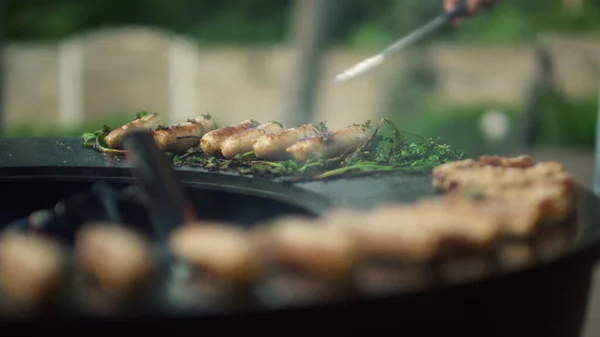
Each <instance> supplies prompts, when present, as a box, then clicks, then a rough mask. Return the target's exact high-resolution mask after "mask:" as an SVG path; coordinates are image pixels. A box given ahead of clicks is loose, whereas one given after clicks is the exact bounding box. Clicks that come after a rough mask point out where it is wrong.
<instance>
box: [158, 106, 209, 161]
mask: <svg viewBox="0 0 600 337" xmlns="http://www.w3.org/2000/svg"><path fill="white" fill-rule="evenodd" d="M216 128H217V124H216V123H215V121H214V120H213V119H212V118H211V116H210V115H209V114H203V115H200V116H198V117H196V118H194V119H193V120H190V121H188V122H184V123H178V124H174V125H171V126H169V127H166V128H159V129H158V130H154V131H153V133H154V141H155V142H156V145H158V148H159V149H161V150H162V151H164V152H171V153H181V152H185V151H186V150H188V149H189V148H192V147H195V146H198V144H199V143H200V138H201V137H202V136H204V135H205V134H206V133H207V132H210V131H213V130H215V129H216ZM178 137H192V138H183V139H178Z"/></svg>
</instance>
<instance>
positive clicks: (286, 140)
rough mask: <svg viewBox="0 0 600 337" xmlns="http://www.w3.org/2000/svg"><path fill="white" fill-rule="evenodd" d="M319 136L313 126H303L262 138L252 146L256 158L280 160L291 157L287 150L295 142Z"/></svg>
mask: <svg viewBox="0 0 600 337" xmlns="http://www.w3.org/2000/svg"><path fill="white" fill-rule="evenodd" d="M317 134H319V130H318V129H317V128H316V127H315V126H314V125H312V124H303V125H299V126H297V127H295V128H291V129H287V130H283V131H280V132H278V133H273V134H269V135H264V136H261V137H260V138H258V139H257V140H256V142H255V143H254V145H253V146H252V147H253V149H254V154H255V155H256V157H258V158H261V159H267V160H280V159H286V158H288V157H289V154H288V153H287V152H286V149H287V148H288V147H290V146H291V145H292V144H294V143H295V142H297V141H299V140H301V139H304V138H307V137H312V136H315V135H317Z"/></svg>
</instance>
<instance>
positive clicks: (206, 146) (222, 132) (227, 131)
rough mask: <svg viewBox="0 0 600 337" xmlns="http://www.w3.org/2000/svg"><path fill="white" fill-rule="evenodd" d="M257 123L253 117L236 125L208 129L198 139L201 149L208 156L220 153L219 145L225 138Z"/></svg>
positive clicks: (255, 125)
mask: <svg viewBox="0 0 600 337" xmlns="http://www.w3.org/2000/svg"><path fill="white" fill-rule="evenodd" d="M258 125H260V123H259V122H257V121H256V120H254V119H249V120H246V121H243V122H241V123H239V124H236V125H230V126H226V127H223V128H220V129H217V130H213V131H210V132H208V133H206V134H205V135H204V136H203V137H202V139H201V140H200V146H202V151H204V153H205V154H206V155H208V156H217V155H219V154H220V153H221V145H222V144H223V142H224V141H225V139H227V138H229V137H231V136H233V135H237V134H240V133H242V132H244V131H246V130H248V129H251V128H255V127H257V126H258Z"/></svg>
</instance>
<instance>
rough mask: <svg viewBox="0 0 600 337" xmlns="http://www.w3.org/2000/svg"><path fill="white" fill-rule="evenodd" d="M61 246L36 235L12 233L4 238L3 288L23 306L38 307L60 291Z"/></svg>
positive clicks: (0, 249)
mask: <svg viewBox="0 0 600 337" xmlns="http://www.w3.org/2000/svg"><path fill="white" fill-rule="evenodd" d="M64 257H65V255H64V252H63V250H62V248H61V247H60V245H59V244H58V243H56V242H54V241H52V240H50V239H48V238H45V237H43V236H40V235H35V234H24V233H18V232H11V233H7V234H4V235H2V237H1V238H0V261H1V263H0V290H1V291H2V293H3V294H4V295H5V296H6V297H7V298H8V299H10V300H11V301H13V302H15V303H16V304H17V305H19V306H21V305H22V306H26V307H35V306H36V305H37V304H40V303H41V302H43V301H45V300H46V299H47V298H48V297H49V296H50V295H51V294H52V293H53V291H54V290H56V289H57V288H58V287H59V285H60V281H61V278H62V271H63V267H64V261H65V260H64Z"/></svg>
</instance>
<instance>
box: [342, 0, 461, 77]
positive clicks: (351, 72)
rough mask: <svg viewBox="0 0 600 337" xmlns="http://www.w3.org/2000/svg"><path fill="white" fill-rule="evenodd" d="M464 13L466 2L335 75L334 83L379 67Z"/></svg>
mask: <svg viewBox="0 0 600 337" xmlns="http://www.w3.org/2000/svg"><path fill="white" fill-rule="evenodd" d="M466 12H467V3H466V1H463V2H462V3H461V4H460V5H459V6H458V7H456V8H455V9H454V10H452V11H451V12H448V13H444V14H441V15H439V16H438V17H436V18H435V19H433V20H431V21H430V22H429V23H427V24H425V25H424V26H422V27H421V28H419V29H417V30H415V31H414V32H412V33H410V34H409V35H408V36H405V37H403V38H401V39H400V40H398V41H396V42H395V43H394V44H392V45H391V46H389V47H387V48H386V49H385V50H384V51H382V52H381V53H379V54H377V55H375V56H372V57H369V58H367V59H365V60H363V61H361V62H359V63H357V64H356V65H355V66H353V67H352V68H349V69H348V70H346V71H344V72H342V73H341V74H339V75H337V76H336V78H335V81H336V82H346V81H349V80H351V79H354V78H356V77H359V76H361V75H364V74H366V73H367V72H369V71H371V70H372V69H374V68H376V67H378V66H380V65H381V64H382V63H383V62H385V60H386V59H388V58H389V57H390V56H392V55H394V54H396V53H398V52H400V51H402V50H404V49H405V48H406V47H409V46H411V45H413V44H414V43H416V42H419V41H421V40H422V39H423V38H425V37H427V36H428V35H430V34H432V33H434V32H436V31H438V30H439V29H440V28H442V27H444V26H445V25H446V24H448V23H449V22H451V21H452V20H454V19H455V18H458V17H460V16H462V15H464V14H465V13H466Z"/></svg>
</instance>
